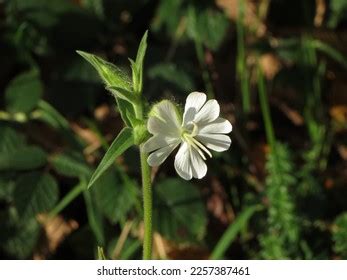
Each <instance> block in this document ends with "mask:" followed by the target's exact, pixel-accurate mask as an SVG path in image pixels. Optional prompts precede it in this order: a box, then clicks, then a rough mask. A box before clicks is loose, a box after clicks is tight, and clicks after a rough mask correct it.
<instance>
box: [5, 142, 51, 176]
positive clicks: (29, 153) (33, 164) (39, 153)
mask: <svg viewBox="0 0 347 280" xmlns="http://www.w3.org/2000/svg"><path fill="white" fill-rule="evenodd" d="M46 159H47V155H46V153H45V152H44V151H43V150H42V149H41V148H39V147H34V146H28V147H20V148H18V149H16V150H5V151H2V152H1V153H0V170H30V169H36V168H38V167H41V166H43V165H44V164H45V163H46Z"/></svg>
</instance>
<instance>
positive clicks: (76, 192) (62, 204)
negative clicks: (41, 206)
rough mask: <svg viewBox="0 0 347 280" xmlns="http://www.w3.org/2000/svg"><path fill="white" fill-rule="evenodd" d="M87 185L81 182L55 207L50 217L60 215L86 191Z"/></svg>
mask: <svg viewBox="0 0 347 280" xmlns="http://www.w3.org/2000/svg"><path fill="white" fill-rule="evenodd" d="M85 188H86V185H85V183H84V182H82V181H81V182H80V183H79V184H77V185H76V186H75V187H73V188H72V190H71V191H69V192H68V193H67V194H66V195H65V196H64V198H63V199H62V200H61V201H60V202H59V203H58V204H57V206H55V207H54V209H53V210H52V211H51V212H50V213H49V217H54V216H56V215H58V214H59V213H60V212H61V211H62V210H63V209H64V208H65V207H66V206H68V205H69V204H70V203H71V202H72V201H73V200H74V199H75V198H76V197H77V196H78V195H79V194H80V193H81V192H82V191H83V190H84V189H85Z"/></svg>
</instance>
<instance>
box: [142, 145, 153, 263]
mask: <svg viewBox="0 0 347 280" xmlns="http://www.w3.org/2000/svg"><path fill="white" fill-rule="evenodd" d="M140 158H141V173H142V192H143V217H144V219H143V221H144V238H143V259H144V260H150V259H151V258H152V239H153V237H152V187H151V170H150V167H149V165H148V163H147V158H148V154H147V153H145V152H144V151H143V148H142V146H141V147H140Z"/></svg>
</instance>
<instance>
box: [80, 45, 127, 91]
mask: <svg viewBox="0 0 347 280" xmlns="http://www.w3.org/2000/svg"><path fill="white" fill-rule="evenodd" d="M77 53H78V54H79V55H81V56H82V57H83V58H84V59H85V60H87V61H88V62H89V63H90V64H91V65H93V66H94V68H95V69H96V70H97V71H98V73H99V75H100V77H101V78H102V80H103V81H104V83H105V84H106V86H108V87H109V86H117V87H120V88H123V89H125V90H127V91H131V82H130V80H129V78H128V76H127V75H126V74H125V73H124V72H123V71H122V70H120V69H119V68H118V67H117V66H115V65H114V64H112V63H110V62H107V61H105V60H103V59H102V58H100V57H98V56H96V55H94V54H90V53H87V52H83V51H77Z"/></svg>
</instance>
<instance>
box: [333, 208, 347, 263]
mask: <svg viewBox="0 0 347 280" xmlns="http://www.w3.org/2000/svg"><path fill="white" fill-rule="evenodd" d="M333 240H334V251H335V252H336V254H338V255H340V256H341V258H342V259H346V258H347V242H346V240H347V212H344V213H342V214H340V215H339V216H337V218H336V219H335V222H334V226H333Z"/></svg>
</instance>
